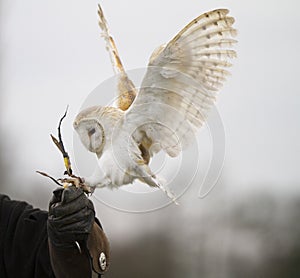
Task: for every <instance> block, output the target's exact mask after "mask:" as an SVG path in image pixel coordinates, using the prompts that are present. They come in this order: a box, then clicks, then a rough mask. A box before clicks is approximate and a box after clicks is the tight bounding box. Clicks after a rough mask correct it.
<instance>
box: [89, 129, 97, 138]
mask: <svg viewBox="0 0 300 278" xmlns="http://www.w3.org/2000/svg"><path fill="white" fill-rule="evenodd" d="M95 132H96V129H95V128H92V129H90V130H89V131H88V135H89V137H91V136H92V135H93V134H94V133H95Z"/></svg>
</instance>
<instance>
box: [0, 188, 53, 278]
mask: <svg viewBox="0 0 300 278" xmlns="http://www.w3.org/2000/svg"><path fill="white" fill-rule="evenodd" d="M47 218H48V213H47V212H46V211H42V210H39V209H34V208H33V207H32V206H31V205H28V204H27V203H26V202H20V201H11V200H10V199H9V198H8V197H7V196H5V195H2V194H0V277H1V278H6V277H22V278H26V277H28V278H29V277H30V278H34V277H36V278H37V277H45V278H46V277H54V274H53V271H52V268H51V263H50V257H49V249H48V236H47V225H46V223H47Z"/></svg>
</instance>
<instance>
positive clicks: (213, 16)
mask: <svg viewBox="0 0 300 278" xmlns="http://www.w3.org/2000/svg"><path fill="white" fill-rule="evenodd" d="M228 13H229V11H228V10H227V9H218V10H213V11H210V12H207V13H204V14H202V15H200V16H199V17H197V18H196V19H194V20H193V21H192V22H190V23H189V24H188V25H187V26H186V27H184V28H183V29H182V30H181V31H180V32H179V33H178V34H177V35H176V36H175V37H174V38H173V39H172V40H171V41H170V42H169V43H168V44H166V45H165V46H161V47H159V48H158V49H157V50H155V51H154V52H153V54H152V56H151V58H150V62H149V65H148V68H147V72H146V75H145V76H144V79H143V81H142V85H141V88H140V90H139V93H138V95H137V97H136V99H135V101H134V103H133V104H132V106H131V107H130V108H129V110H127V111H126V113H125V117H124V119H125V120H124V125H125V126H124V128H127V129H128V130H129V131H130V132H131V134H132V136H133V138H134V140H135V141H136V142H137V143H138V145H139V146H140V150H141V152H142V154H143V157H144V159H145V160H146V161H148V159H149V157H151V156H152V155H153V154H154V153H156V152H158V151H159V150H161V149H163V150H164V151H165V152H166V153H167V154H168V155H170V156H172V157H174V156H177V155H178V154H179V153H180V151H181V150H182V149H183V148H185V147H186V146H187V145H188V144H189V142H190V138H192V137H193V136H194V132H195V131H196V130H197V129H198V128H200V127H201V126H202V125H203V123H204V121H205V119H206V117H207V114H208V111H209V110H210V108H211V107H212V105H213V104H214V102H215V100H216V96H217V91H218V89H219V88H220V87H221V85H222V84H223V82H224V81H225V78H226V76H227V75H228V74H229V72H228V71H227V68H228V67H229V66H231V64H230V63H229V60H230V59H231V58H234V57H236V52H235V51H234V50H233V49H232V46H233V45H234V44H235V43H236V42H237V41H236V40H234V39H233V37H234V36H235V35H236V30H235V29H234V28H233V27H232V25H233V23H234V18H233V17H230V16H228Z"/></svg>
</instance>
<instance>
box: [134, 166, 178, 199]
mask: <svg viewBox="0 0 300 278" xmlns="http://www.w3.org/2000/svg"><path fill="white" fill-rule="evenodd" d="M141 168H142V172H143V173H142V177H141V178H139V179H140V180H141V181H143V182H144V183H147V184H148V185H150V186H151V187H158V188H159V189H160V190H161V191H163V192H164V193H165V194H166V195H167V196H168V197H169V198H170V199H171V200H172V201H173V202H174V203H175V204H176V205H179V203H178V202H177V201H176V196H175V195H174V193H173V192H172V191H171V190H170V189H169V187H168V186H167V185H166V181H165V180H164V179H162V178H161V177H160V178H158V177H157V176H155V175H154V174H153V173H152V172H151V170H150V168H149V167H148V166H147V165H143V167H141Z"/></svg>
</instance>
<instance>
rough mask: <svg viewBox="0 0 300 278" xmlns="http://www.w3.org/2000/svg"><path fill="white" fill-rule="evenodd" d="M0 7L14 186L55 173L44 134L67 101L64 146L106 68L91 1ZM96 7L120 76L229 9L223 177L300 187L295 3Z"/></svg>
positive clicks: (242, 185) (6, 134)
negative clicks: (234, 36)
mask: <svg viewBox="0 0 300 278" xmlns="http://www.w3.org/2000/svg"><path fill="white" fill-rule="evenodd" d="M0 3H1V25H0V29H1V53H0V54H1V121H0V124H1V134H2V136H1V140H2V141H3V144H4V146H5V151H6V152H5V155H6V157H7V161H8V163H11V165H12V164H14V166H17V169H18V173H16V174H15V175H16V179H18V178H19V177H23V178H26V179H28V180H33V181H36V182H38V181H40V177H38V176H37V175H36V174H35V172H34V171H35V170H37V169H40V170H47V171H48V172H50V173H53V174H54V175H55V176H59V174H60V173H61V170H62V165H61V163H62V162H61V157H60V156H59V154H58V153H57V151H56V150H55V148H54V146H52V143H51V142H50V140H49V133H55V132H56V126H57V122H58V119H59V117H60V116H61V115H62V113H63V111H64V109H65V107H66V106H67V104H68V105H69V107H70V110H69V115H68V118H67V120H66V121H65V122H64V136H65V140H66V142H69V144H71V143H72V141H73V132H72V129H71V123H72V119H73V118H74V117H75V115H76V113H77V112H78V110H79V109H80V107H81V105H82V104H83V102H84V101H85V99H86V97H87V95H88V94H89V93H90V92H92V91H93V90H94V89H95V88H96V87H97V86H98V85H99V84H100V83H102V82H103V81H105V80H106V79H108V78H110V77H111V76H112V75H113V71H112V69H111V65H110V60H109V57H108V54H107V52H106V51H105V45H104V42H103V40H102V38H101V37H100V35H99V34H100V30H99V27H98V25H97V1H85V2H81V1H77V2H76V1H58V0H53V1H37V0H27V1H21V0H18V1H16V0H10V1H8V0H2V1H1V2H0ZM101 4H102V7H103V9H104V12H105V14H106V17H107V20H108V22H109V26H110V29H111V33H112V34H113V36H114V38H115V40H116V43H117V45H118V48H119V52H120V54H121V57H122V59H123V63H124V65H125V67H126V69H128V70H134V69H136V68H143V67H145V66H146V65H147V62H148V58H149V56H150V54H151V53H152V51H153V50H154V49H155V48H156V47H157V46H158V45H160V44H162V43H165V42H167V41H168V40H169V39H171V38H172V37H173V36H174V35H175V34H176V33H177V32H178V31H179V30H180V29H181V28H182V27H183V26H184V25H186V24H187V23H188V22H189V21H190V20H192V19H193V18H194V17H196V16H198V15H199V14H201V13H203V12H205V11H208V10H210V9H215V8H218V7H226V8H229V9H230V11H231V15H232V16H234V17H235V19H236V25H235V27H236V28H237V29H238V31H239V35H238V40H239V44H238V47H237V52H238V58H237V59H236V60H235V61H234V67H233V68H232V70H231V72H232V76H231V77H230V78H229V80H228V81H227V82H226V84H225V87H224V88H223V89H222V91H221V94H220V98H219V100H218V104H217V107H218V110H219V113H220V115H221V118H222V121H223V124H224V126H225V134H226V160H225V164H224V172H225V175H226V179H227V181H228V182H229V183H230V184H231V185H234V186H237V187H239V189H240V190H244V189H247V188H248V189H250V188H251V187H252V186H253V184H257V185H259V186H261V185H263V186H266V187H267V186H268V185H270V188H269V189H271V188H276V189H278V190H281V189H282V188H283V187H284V190H295V188H296V185H299V182H300V171H299V165H300V155H299V154H300V126H299V120H300V109H299V105H300V94H299V93H300V92H299V88H298V83H299V82H298V81H299V62H300V59H299V58H300V54H299V49H300V43H299V34H300V24H299V22H298V18H299V15H298V11H299V9H298V8H299V7H300V4H299V1H296V0H294V1H291V0H289V1H270V0H267V1H258V0H252V1H242V2H241V1H216V0H213V1H195V0H193V1H192V0H185V1H171V0H164V1H161V0H160V1H159V0H152V1H137V0H134V1H133V0H128V1H123V0H110V1H102V2H101ZM103 94H105V92H103ZM107 97H109V98H110V96H106V97H103V99H104V100H103V103H99V104H106V99H107ZM100 102H101V101H100ZM203 134H205V132H203ZM200 136H201V133H200ZM203 137H205V135H203ZM198 140H199V141H198V143H199V144H201V141H202V140H201V137H200V139H198ZM203 142H205V140H203ZM200 148H204V149H205V146H201V147H200ZM203 167H204V166H203ZM200 172H201V169H200ZM24 190H26V189H24Z"/></svg>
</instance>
